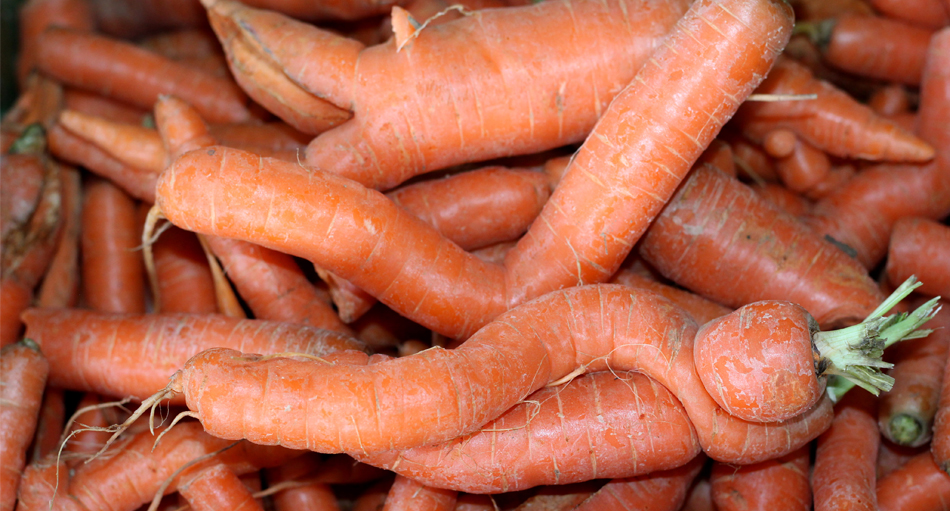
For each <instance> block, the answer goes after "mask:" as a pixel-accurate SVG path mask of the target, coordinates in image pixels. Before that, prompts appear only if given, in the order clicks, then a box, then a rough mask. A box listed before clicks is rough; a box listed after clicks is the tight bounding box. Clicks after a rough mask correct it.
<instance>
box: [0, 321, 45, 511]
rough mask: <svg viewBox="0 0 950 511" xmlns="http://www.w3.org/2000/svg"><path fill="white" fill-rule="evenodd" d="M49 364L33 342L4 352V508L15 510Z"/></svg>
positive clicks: (0, 366) (0, 368)
mask: <svg viewBox="0 0 950 511" xmlns="http://www.w3.org/2000/svg"><path fill="white" fill-rule="evenodd" d="M47 374H49V364H48V363H47V362H46V358H45V357H43V354H42V353H40V349H39V346H37V345H36V343H34V342H33V341H30V340H29V339H24V340H23V341H20V342H18V343H16V344H11V345H8V346H5V347H4V348H3V349H2V350H0V375H2V379H3V381H2V382H0V383H2V384H0V508H2V509H5V510H7V509H13V506H14V504H15V503H16V496H17V484H18V483H19V481H20V472H21V471H22V470H23V465H24V462H25V461H26V451H27V448H28V447H29V445H30V440H32V438H33V433H34V432H35V430H36V421H37V416H38V414H39V411H40V404H41V402H42V400H43V388H44V387H45V386H46V377H47Z"/></svg>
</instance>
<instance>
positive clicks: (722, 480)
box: [709, 447, 812, 511]
mask: <svg viewBox="0 0 950 511" xmlns="http://www.w3.org/2000/svg"><path fill="white" fill-rule="evenodd" d="M809 451H810V449H809V448H808V447H801V448H799V449H798V450H797V451H795V452H792V453H789V454H786V455H785V456H782V457H780V458H776V459H774V460H768V461H763V462H761V463H756V464H754V465H742V466H733V465H729V464H726V463H719V462H716V463H713V467H712V472H711V474H710V476H709V481H710V485H711V486H710V493H711V496H712V501H713V503H714V504H715V506H716V507H715V509H716V510H717V511H740V510H745V509H786V510H788V511H792V510H801V511H809V510H810V509H811V503H812V498H811V485H810V483H809V481H808V468H809V465H810V464H809V457H810V452H809Z"/></svg>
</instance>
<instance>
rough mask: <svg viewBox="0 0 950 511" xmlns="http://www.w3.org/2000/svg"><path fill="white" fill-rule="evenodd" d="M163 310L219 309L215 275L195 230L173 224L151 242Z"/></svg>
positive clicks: (160, 307)
mask: <svg viewBox="0 0 950 511" xmlns="http://www.w3.org/2000/svg"><path fill="white" fill-rule="evenodd" d="M152 253H153V255H154V258H155V273H156V276H157V281H158V287H159V292H158V296H159V298H160V299H159V306H158V307H157V310H160V311H162V312H169V313H174V312H190V313H195V314H202V313H209V314H210V313H215V312H218V303H217V299H216V296H215V286H214V277H213V276H212V274H211V269H210V268H209V267H208V259H207V258H206V257H205V253H204V251H203V250H202V249H201V243H200V242H199V241H198V238H197V237H195V235H194V234H193V233H190V232H188V231H183V230H181V229H179V228H177V227H171V228H169V229H168V230H166V231H164V232H163V233H162V235H161V236H160V237H159V238H158V239H157V240H155V243H153V244H152Z"/></svg>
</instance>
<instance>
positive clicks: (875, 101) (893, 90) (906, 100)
mask: <svg viewBox="0 0 950 511" xmlns="http://www.w3.org/2000/svg"><path fill="white" fill-rule="evenodd" d="M868 106H869V107H871V110H874V111H875V112H877V113H879V114H881V115H884V116H887V117H893V116H895V115H897V114H901V113H904V112H908V111H910V97H909V96H908V94H907V89H906V88H905V87H904V86H903V85H899V84H896V83H893V84H890V85H885V86H884V87H881V88H880V89H878V91H877V92H875V93H874V94H873V95H872V96H871V97H870V99H868Z"/></svg>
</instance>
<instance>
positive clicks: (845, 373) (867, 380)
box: [813, 276, 939, 402]
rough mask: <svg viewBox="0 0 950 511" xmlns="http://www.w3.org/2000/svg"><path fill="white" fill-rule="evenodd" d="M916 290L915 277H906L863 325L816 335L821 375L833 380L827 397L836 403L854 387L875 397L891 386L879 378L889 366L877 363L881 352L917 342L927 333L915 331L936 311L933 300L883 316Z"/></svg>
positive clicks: (886, 378)
mask: <svg viewBox="0 0 950 511" xmlns="http://www.w3.org/2000/svg"><path fill="white" fill-rule="evenodd" d="M918 287H920V282H918V281H917V279H916V277H913V276H912V277H910V278H909V279H907V281H906V282H904V283H903V284H901V285H900V287H898V288H897V289H896V290H894V292H893V293H892V294H891V295H890V296H889V297H887V299H886V300H884V302H882V303H881V305H880V306H878V308H877V309H875V310H874V312H872V313H871V314H870V315H869V316H868V317H867V318H866V319H865V320H864V321H863V322H861V323H859V324H857V325H854V326H850V327H847V328H843V329H841V330H833V331H830V332H818V333H816V334H815V335H814V337H813V341H814V346H815V350H816V351H817V352H818V354H819V359H820V362H819V365H820V366H822V367H823V368H824V370H823V371H822V374H828V375H833V376H836V378H833V379H832V380H831V381H830V382H829V383H828V387H827V392H828V396H829V397H830V398H831V400H832V401H835V402H837V401H838V400H839V399H840V398H841V397H842V396H844V394H845V393H846V392H848V391H849V390H851V388H853V387H854V386H855V385H857V386H859V387H861V388H863V389H865V390H867V391H868V392H870V393H872V394H874V395H875V396H876V395H878V394H879V393H880V391H882V390H883V391H885V392H886V391H888V390H890V389H891V387H893V386H894V379H893V378H891V377H890V376H888V375H886V374H883V373H882V372H881V369H889V368H891V367H893V364H889V363H887V362H884V361H883V360H881V356H882V355H883V354H884V349H885V348H887V347H888V346H890V345H892V344H894V343H896V342H899V341H902V340H907V339H917V338H919V337H925V336H927V335H929V334H930V332H931V331H930V330H918V328H919V327H920V326H921V325H923V324H924V323H925V322H927V321H928V320H929V319H930V318H932V317H933V316H934V314H936V313H937V310H939V308H938V307H936V304H937V298H934V299H932V300H930V301H928V302H927V303H925V304H923V305H921V306H920V307H919V308H917V310H915V311H913V312H911V313H909V314H908V313H901V314H892V315H890V316H884V313H886V312H887V311H889V310H891V309H892V308H893V307H894V306H895V305H897V303H898V302H900V301H901V300H903V299H904V298H905V297H907V295H909V294H910V293H911V292H913V291H914V289H917V288H918Z"/></svg>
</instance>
